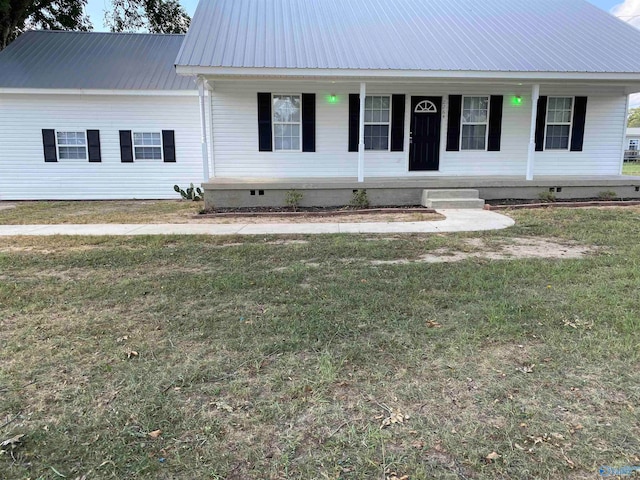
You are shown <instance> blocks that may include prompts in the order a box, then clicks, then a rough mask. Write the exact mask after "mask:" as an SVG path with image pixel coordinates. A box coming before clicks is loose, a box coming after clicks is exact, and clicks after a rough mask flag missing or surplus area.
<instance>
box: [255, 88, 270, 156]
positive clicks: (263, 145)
mask: <svg viewBox="0 0 640 480" xmlns="http://www.w3.org/2000/svg"><path fill="white" fill-rule="evenodd" d="M258 150H259V151H261V152H271V151H272V150H273V142H272V140H271V94H270V93H259V92H258Z"/></svg>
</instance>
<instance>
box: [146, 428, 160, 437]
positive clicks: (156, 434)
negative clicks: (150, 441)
mask: <svg viewBox="0 0 640 480" xmlns="http://www.w3.org/2000/svg"><path fill="white" fill-rule="evenodd" d="M160 435H162V430H154V431H153V432H149V436H150V437H151V438H158V437H159V436H160Z"/></svg>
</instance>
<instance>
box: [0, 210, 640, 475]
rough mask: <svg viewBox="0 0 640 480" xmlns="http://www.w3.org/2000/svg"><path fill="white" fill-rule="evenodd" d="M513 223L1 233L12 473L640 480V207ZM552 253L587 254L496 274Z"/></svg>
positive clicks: (2, 334)
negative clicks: (624, 469) (631, 472)
mask: <svg viewBox="0 0 640 480" xmlns="http://www.w3.org/2000/svg"><path fill="white" fill-rule="evenodd" d="M513 216H514V217H515V218H516V219H517V221H518V224H517V226H516V227H514V228H512V229H509V230H505V231H500V232H493V233H484V234H467V235H425V236H411V235H404V236H401V235H398V236H378V237H376V236H358V235H350V236H347V235H336V236H316V237H291V238H289V239H282V238H280V237H278V238H273V237H267V238H265V237H260V238H255V237H251V238H247V237H233V238H231V237H228V238H213V237H160V236H158V237H147V238H144V237H138V238H102V237H100V238H98V237H94V238H89V237H87V238H82V237H75V238H72V237H58V238H56V237H51V238H35V237H23V238H16V237H14V238H5V239H0V442H2V441H4V440H8V439H10V438H14V437H15V436H17V435H24V436H23V437H20V438H19V439H18V440H17V441H16V442H14V443H13V448H11V446H5V447H0V450H4V452H5V453H3V454H0V478H2V479H26V478H31V479H58V478H63V476H64V478H69V479H76V478H85V477H84V476H86V478H87V479H93V478H113V479H128V478H152V479H200V478H212V479H274V480H275V479H305V480H306V479H372V478H375V479H383V478H387V477H388V478H390V479H394V478H402V477H403V476H404V475H407V476H408V477H407V478H410V479H411V480H416V479H588V478H597V476H598V475H597V472H598V469H599V467H600V466H601V465H611V466H616V467H619V466H625V465H639V464H640V458H638V455H640V453H639V452H640V423H639V422H638V418H640V407H639V405H640V390H639V389H638V385H640V315H639V312H640V294H639V291H640V243H639V242H638V238H640V209H638V208H626V209H620V208H603V209H576V210H573V209H557V210H556V209H549V210H536V211H520V212H517V213H513ZM549 238H551V239H553V240H554V241H556V242H559V243H561V244H566V245H567V248H570V247H576V246H584V247H590V248H591V249H592V251H591V252H590V253H588V254H587V256H585V257H583V258H578V259H565V260H552V259H540V258H538V259H535V258H525V259H516V258H513V259H510V260H490V259H488V258H485V257H484V255H485V254H486V255H491V254H492V252H493V251H494V250H497V249H498V248H499V245H500V244H507V245H509V244H510V243H511V242H514V244H515V245H522V244H527V242H533V243H535V242H536V241H537V242H540V241H542V240H544V239H549ZM480 242H482V243H480ZM572 242H573V243H572ZM542 244H543V245H544V243H542ZM553 250H554V251H555V250H558V249H557V248H555V249H553ZM543 253H544V252H543ZM546 253H553V252H550V251H549V252H546ZM425 254H432V255H436V256H437V255H439V256H440V257H442V258H446V259H448V260H452V259H453V258H451V256H452V255H453V254H467V255H475V256H472V257H471V258H468V259H467V260H462V261H459V262H446V263H423V262H416V261H414V260H417V259H419V258H421V256H423V255H425ZM425 258H426V257H425ZM392 262H400V263H392ZM390 412H391V413H390ZM400 415H402V417H401V416H400ZM405 416H408V418H405ZM400 418H402V419H403V421H402V422H397V423H391V424H390V425H388V426H386V427H385V428H381V426H382V425H383V423H389V422H390V421H391V420H396V421H397V420H399V419H400ZM385 420H388V421H387V422H385ZM158 431H160V432H158ZM494 452H495V455H491V454H492V453H494ZM488 456H489V458H488V459H487V457H488ZM394 473H395V474H396V475H395V477H394V475H393V474H394Z"/></svg>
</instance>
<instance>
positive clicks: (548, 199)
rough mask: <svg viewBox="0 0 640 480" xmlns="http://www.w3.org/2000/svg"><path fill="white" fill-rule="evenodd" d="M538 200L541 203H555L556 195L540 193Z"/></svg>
mask: <svg viewBox="0 0 640 480" xmlns="http://www.w3.org/2000/svg"><path fill="white" fill-rule="evenodd" d="M538 198H539V199H540V200H542V201H543V202H549V203H551V202H555V201H556V194H555V193H553V192H540V193H539V194H538Z"/></svg>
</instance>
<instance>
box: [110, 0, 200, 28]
mask: <svg viewBox="0 0 640 480" xmlns="http://www.w3.org/2000/svg"><path fill="white" fill-rule="evenodd" d="M104 18H105V24H106V25H107V26H108V27H109V28H110V30H111V31H112V32H137V31H141V30H142V31H148V32H151V33H187V30H188V29H189V24H190V23H191V17H189V15H188V14H187V12H186V11H185V9H184V8H183V7H182V5H180V2H179V1H178V0H112V2H111V10H109V11H107V12H106V13H105V17H104Z"/></svg>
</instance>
